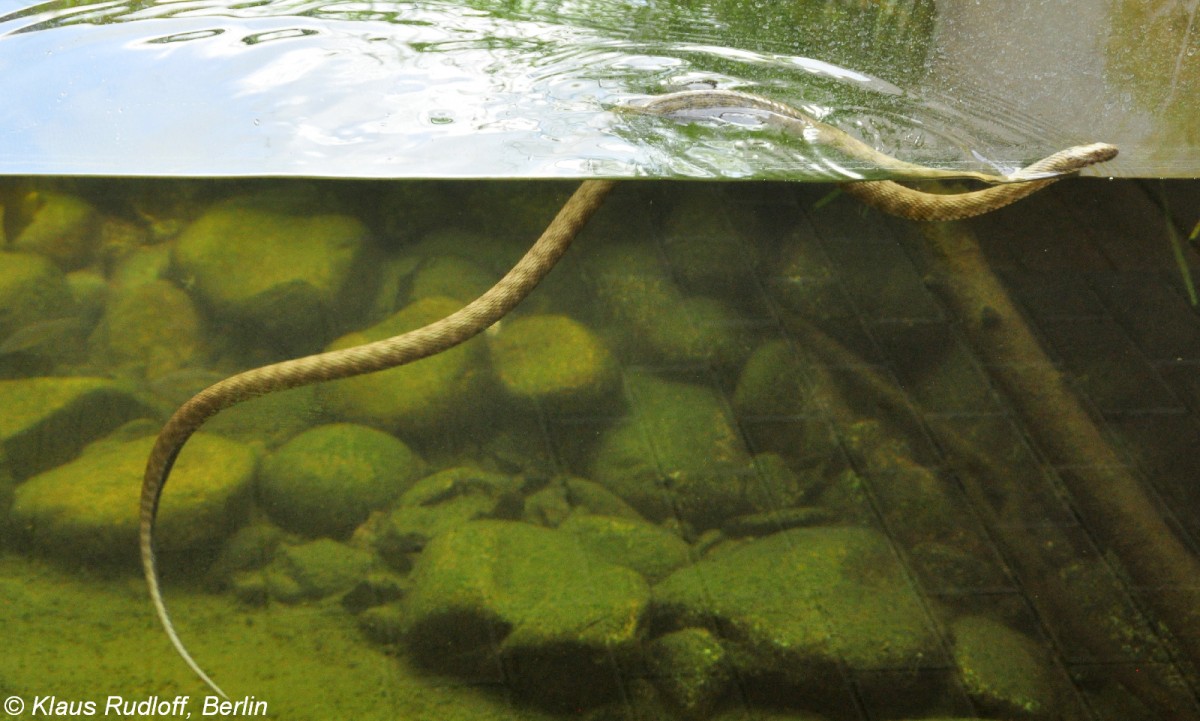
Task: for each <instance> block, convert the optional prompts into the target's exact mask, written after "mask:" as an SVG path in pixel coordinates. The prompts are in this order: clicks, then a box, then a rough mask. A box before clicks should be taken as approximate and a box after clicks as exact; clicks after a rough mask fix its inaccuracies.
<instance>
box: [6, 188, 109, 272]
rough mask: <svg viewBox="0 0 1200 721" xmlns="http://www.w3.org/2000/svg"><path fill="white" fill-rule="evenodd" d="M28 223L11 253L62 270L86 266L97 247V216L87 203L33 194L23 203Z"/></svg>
mask: <svg viewBox="0 0 1200 721" xmlns="http://www.w3.org/2000/svg"><path fill="white" fill-rule="evenodd" d="M24 205H25V206H27V208H25V209H24V213H27V214H29V216H30V217H29V222H28V224H26V225H25V227H24V228H22V229H21V232H20V233H18V234H17V237H16V238H15V239H14V240H13V242H12V245H11V247H12V249H13V250H18V251H23V252H30V253H37V254H38V255H41V256H44V257H46V258H49V259H50V260H52V261H54V262H55V263H56V264H57V265H58V267H60V268H62V269H63V270H75V269H76V268H81V267H83V266H85V265H87V264H88V263H89V262H90V261H91V259H92V256H93V254H94V253H95V251H96V246H97V245H98V244H99V240H100V237H99V233H98V230H99V218H100V216H99V214H98V213H97V212H96V209H95V208H93V207H92V206H91V204H90V203H88V202H86V201H84V200H82V199H80V198H77V197H76V196H74V195H68V194H66V193H57V192H54V191H35V192H33V193H30V194H29V196H28V197H27V198H26V199H25V203H24Z"/></svg>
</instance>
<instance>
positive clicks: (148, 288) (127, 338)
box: [100, 280, 204, 378]
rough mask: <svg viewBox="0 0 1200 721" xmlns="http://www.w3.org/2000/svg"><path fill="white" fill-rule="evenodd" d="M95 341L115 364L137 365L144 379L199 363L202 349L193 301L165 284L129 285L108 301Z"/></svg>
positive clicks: (200, 329) (119, 365) (200, 330)
mask: <svg viewBox="0 0 1200 721" xmlns="http://www.w3.org/2000/svg"><path fill="white" fill-rule="evenodd" d="M100 337H101V338H102V339H103V341H102V342H103V344H104V349H105V355H106V356H107V358H108V359H109V360H110V361H111V362H112V363H113V364H114V365H116V366H118V367H125V368H129V367H136V368H138V369H139V370H140V371H141V373H142V374H144V375H145V377H146V378H157V377H159V376H163V375H166V374H167V373H171V372H172V371H177V370H179V369H181V368H184V367H187V366H191V365H198V364H199V361H200V358H199V356H200V354H201V351H202V350H203V349H204V337H203V327H202V324H201V320H200V314H199V313H197V312H196V308H195V306H194V305H193V304H192V299H191V298H190V297H189V296H188V294H187V293H184V292H183V291H181V290H179V289H178V288H176V287H175V286H174V285H172V284H171V283H168V282H167V281H165V280H156V281H151V282H149V283H146V284H144V285H138V286H134V287H132V288H130V289H129V290H127V291H126V292H124V293H121V294H119V295H118V296H117V297H116V298H114V299H112V300H110V301H109V303H108V307H107V309H106V311H105V314H104V321H103V323H102V324H101V331H100Z"/></svg>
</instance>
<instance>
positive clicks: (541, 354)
mask: <svg viewBox="0 0 1200 721" xmlns="http://www.w3.org/2000/svg"><path fill="white" fill-rule="evenodd" d="M487 340H488V349H489V350H490V351H491V357H492V369H493V372H494V374H495V376H496V378H497V379H498V380H499V382H500V386H501V387H502V388H503V389H504V390H505V391H507V392H508V394H509V395H510V396H512V397H514V398H517V399H519V400H521V401H524V402H534V401H536V402H537V403H538V404H540V405H541V406H542V407H543V408H545V409H546V410H547V411H548V412H551V413H568V414H586V413H589V412H595V410H596V408H597V407H598V406H599V407H603V406H604V405H606V404H608V403H609V402H610V401H611V398H612V396H613V395H614V391H616V389H617V387H618V383H619V381H620V376H619V373H618V369H617V362H616V359H615V358H614V357H613V355H612V353H610V352H609V350H608V348H607V346H605V345H604V343H603V341H601V340H600V339H599V338H598V337H596V335H595V334H593V333H592V332H591V331H590V330H588V329H587V328H586V327H585V326H584V325H583V324H581V323H579V322H578V321H576V320H573V319H572V318H568V317H567V316H565V315H534V316H525V317H523V318H517V319H515V320H505V321H504V322H502V323H501V324H500V330H499V332H498V333H496V334H495V335H489V336H487Z"/></svg>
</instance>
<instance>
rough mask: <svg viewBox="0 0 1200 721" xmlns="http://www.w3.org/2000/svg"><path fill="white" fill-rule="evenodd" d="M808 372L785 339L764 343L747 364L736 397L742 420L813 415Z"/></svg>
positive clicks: (735, 401) (736, 408)
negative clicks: (811, 413) (810, 406)
mask: <svg viewBox="0 0 1200 721" xmlns="http://www.w3.org/2000/svg"><path fill="white" fill-rule="evenodd" d="M806 375H807V369H806V368H805V367H804V365H803V364H801V363H800V359H799V358H797V357H796V352H795V351H794V350H793V349H792V347H791V346H790V345H789V344H788V343H787V342H786V341H782V340H773V341H769V342H767V343H764V344H762V345H761V346H759V347H758V348H756V349H755V351H754V353H753V354H752V355H751V356H750V358H749V360H747V361H746V365H745V366H744V367H743V368H742V373H741V375H740V376H739V377H738V382H737V388H736V389H735V390H734V394H733V407H734V409H735V410H736V411H737V414H738V416H740V417H775V418H779V417H791V416H799V415H803V414H804V413H806V412H811V410H810V408H809V404H810V395H811V394H810V392H809V389H808V386H807V384H806V383H805V382H804V379H805V376H806Z"/></svg>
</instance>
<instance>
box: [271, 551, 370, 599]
mask: <svg viewBox="0 0 1200 721" xmlns="http://www.w3.org/2000/svg"><path fill="white" fill-rule="evenodd" d="M374 566H375V556H374V555H373V554H371V553H369V552H367V551H363V550H360V549H357V548H352V547H350V546H347V545H346V544H344V543H338V542H337V541H333V540H330V539H328V538H320V539H317V540H315V541H310V542H309V543H303V544H300V545H295V546H292V545H284V546H281V547H280V548H279V551H278V552H277V553H276V555H275V560H273V561H272V562H271V564H270V565H269V566H267V568H266V569H265V579H266V581H265V583H266V590H267V594H268V595H269V596H270V597H271V598H273V599H275V600H277V601H283V602H285V603H296V602H298V601H304V600H312V599H318V598H325V597H326V596H332V595H334V594H335V593H342V592H346V591H349V590H350V589H352V588H354V586H355V585H357V584H358V583H360V582H361V581H362V580H363V579H365V578H366V577H367V575H368V574H369V573H370V571H371V569H372V568H373V567H374Z"/></svg>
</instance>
